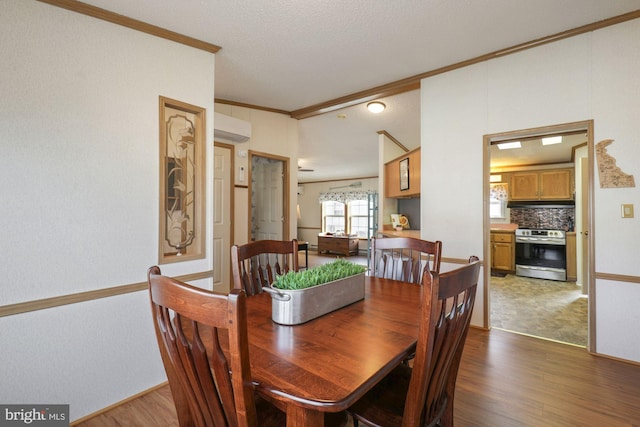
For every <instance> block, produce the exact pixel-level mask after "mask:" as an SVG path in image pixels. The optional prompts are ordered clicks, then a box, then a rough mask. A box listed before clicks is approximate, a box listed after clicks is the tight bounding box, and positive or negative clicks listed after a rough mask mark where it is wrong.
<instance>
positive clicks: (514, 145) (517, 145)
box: [498, 141, 522, 150]
mask: <svg viewBox="0 0 640 427" xmlns="http://www.w3.org/2000/svg"><path fill="white" fill-rule="evenodd" d="M521 147H522V145H520V141H513V142H503V143H501V144H498V148H499V149H500V150H510V149H512V148H521Z"/></svg>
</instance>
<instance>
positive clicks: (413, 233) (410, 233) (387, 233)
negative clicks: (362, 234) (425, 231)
mask: <svg viewBox="0 0 640 427" xmlns="http://www.w3.org/2000/svg"><path fill="white" fill-rule="evenodd" d="M378 234H380V235H381V236H383V237H413V238H414V239H419V238H420V230H402V231H396V230H393V229H392V230H379V231H378Z"/></svg>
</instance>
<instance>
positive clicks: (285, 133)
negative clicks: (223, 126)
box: [215, 104, 298, 245]
mask: <svg viewBox="0 0 640 427" xmlns="http://www.w3.org/2000/svg"><path fill="white" fill-rule="evenodd" d="M215 110H216V112H218V113H222V114H226V115H227V116H231V117H235V118H238V119H242V120H245V121H247V122H249V123H251V138H249V140H248V141H247V142H243V143H240V144H235V156H236V158H235V159H234V160H235V184H236V186H237V187H236V189H235V194H234V197H235V212H234V214H235V216H234V221H235V227H234V240H235V242H234V243H235V244H239V245H241V244H244V243H247V242H248V241H249V235H248V221H249V215H250V212H249V192H248V190H247V189H246V188H242V187H246V186H247V185H248V184H249V183H248V177H249V166H250V165H249V163H248V161H249V156H248V155H247V156H246V157H240V155H239V153H240V152H241V151H244V152H248V151H249V150H251V151H257V152H260V153H267V154H272V155H277V156H280V157H286V158H288V159H289V184H290V188H289V200H290V205H289V219H290V220H289V236H290V238H294V237H295V236H296V227H297V225H296V198H297V188H298V121H297V120H295V119H292V118H291V117H289V116H287V115H284V114H279V113H271V112H268V111H262V110H255V109H252V108H246V107H237V106H233V105H228V104H216V105H215ZM240 168H244V171H245V181H244V182H240V181H239V172H240Z"/></svg>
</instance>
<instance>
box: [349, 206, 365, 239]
mask: <svg viewBox="0 0 640 427" xmlns="http://www.w3.org/2000/svg"><path fill="white" fill-rule="evenodd" d="M368 205H369V202H367V201H366V200H354V201H351V202H349V205H348V212H349V234H355V235H356V236H358V237H359V238H361V239H366V238H367V228H368V227H369V213H368Z"/></svg>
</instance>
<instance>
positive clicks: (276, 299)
mask: <svg viewBox="0 0 640 427" xmlns="http://www.w3.org/2000/svg"><path fill="white" fill-rule="evenodd" d="M366 270H367V268H366V267H365V266H364V265H359V264H354V263H352V262H349V261H346V260H343V259H338V260H337V261H334V262H331V263H329V264H323V265H321V266H318V267H315V268H312V269H309V270H305V271H298V272H288V273H287V274H284V275H282V276H278V277H276V279H275V280H274V282H273V284H272V285H271V286H269V287H263V289H264V290H265V291H266V292H268V293H269V294H271V319H272V320H273V321H274V322H276V323H279V324H281V325H298V324H300V323H304V322H308V321H309V320H312V319H315V318H316V317H320V316H323V315H325V314H327V313H329V312H331V311H334V310H338V309H339V308H342V307H344V306H346V305H349V304H353V303H354V302H356V301H360V300H362V299H364V296H365V289H364V288H365V279H364V273H365V272H366Z"/></svg>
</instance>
